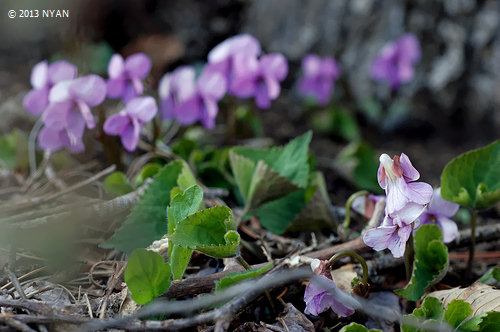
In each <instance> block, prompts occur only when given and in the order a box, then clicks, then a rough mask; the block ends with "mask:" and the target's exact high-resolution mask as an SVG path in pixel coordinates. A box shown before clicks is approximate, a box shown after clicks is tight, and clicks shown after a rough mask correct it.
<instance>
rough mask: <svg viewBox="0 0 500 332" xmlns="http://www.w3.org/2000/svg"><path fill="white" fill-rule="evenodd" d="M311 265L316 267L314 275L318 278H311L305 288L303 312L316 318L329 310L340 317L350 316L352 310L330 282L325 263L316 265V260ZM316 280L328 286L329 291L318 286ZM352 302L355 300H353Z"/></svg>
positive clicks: (331, 281)
mask: <svg viewBox="0 0 500 332" xmlns="http://www.w3.org/2000/svg"><path fill="white" fill-rule="evenodd" d="M313 264H315V265H317V267H316V268H314V273H315V274H318V276H316V277H315V278H312V279H311V280H310V281H309V284H308V285H307V286H306V290H305V292H304V302H305V303H306V308H305V310H304V312H305V313H306V314H309V315H314V316H318V315H319V314H320V313H322V312H325V311H327V310H328V309H330V308H331V309H332V310H333V311H334V312H336V313H337V314H339V315H340V316H342V317H347V316H350V315H352V314H353V313H354V308H353V307H352V306H350V305H349V304H348V303H346V301H344V297H345V296H346V295H345V294H344V293H343V292H342V291H341V290H339V289H338V288H337V286H336V285H335V282H334V281H333V280H332V276H331V274H330V269H329V268H328V266H327V261H319V264H318V260H314V261H313ZM313 264H311V265H313ZM316 278H318V279H321V280H323V283H327V284H329V285H330V287H329V289H327V290H325V289H324V287H322V286H320V285H319V284H318V282H317V281H316V280H317V279H316ZM353 301H355V300H354V299H353Z"/></svg>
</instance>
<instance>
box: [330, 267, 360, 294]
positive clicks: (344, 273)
mask: <svg viewBox="0 0 500 332" xmlns="http://www.w3.org/2000/svg"><path fill="white" fill-rule="evenodd" d="M331 274H332V279H333V281H334V282H335V285H337V287H338V288H339V289H341V290H343V291H344V292H346V293H348V294H352V285H351V282H352V279H354V278H356V277H357V276H358V274H357V273H356V272H354V264H345V265H342V267H340V268H338V269H335V270H332V272H331Z"/></svg>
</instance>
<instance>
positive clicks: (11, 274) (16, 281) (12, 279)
mask: <svg viewBox="0 0 500 332" xmlns="http://www.w3.org/2000/svg"><path fill="white" fill-rule="evenodd" d="M4 272H5V274H7V276H9V279H10V282H11V283H12V285H14V288H15V289H16V291H17V293H18V294H19V297H20V298H22V299H23V300H26V299H27V297H26V294H24V290H23V288H22V287H21V284H20V283H19V279H17V276H16V274H15V273H14V272H12V270H11V269H10V268H9V265H8V264H7V265H6V266H5V267H4Z"/></svg>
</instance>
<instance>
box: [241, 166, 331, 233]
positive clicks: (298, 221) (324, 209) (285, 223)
mask: <svg viewBox="0 0 500 332" xmlns="http://www.w3.org/2000/svg"><path fill="white" fill-rule="evenodd" d="M251 215H255V216H258V217H259V220H260V223H261V224H262V226H264V227H265V228H267V229H268V230H269V231H271V232H273V233H275V234H283V233H284V232H286V231H304V230H314V229H321V228H325V227H330V228H336V227H335V225H336V221H335V217H334V215H333V214H332V211H331V207H330V200H329V199H328V194H327V193H326V186H325V183H324V178H323V175H322V174H321V173H320V172H313V173H311V176H310V185H309V187H308V188H307V189H303V190H298V191H294V192H292V193H290V194H288V195H286V196H283V197H281V198H278V199H276V200H274V201H270V202H267V203H264V204H263V205H261V206H260V207H259V208H258V209H256V210H255V211H253V212H252V213H251Z"/></svg>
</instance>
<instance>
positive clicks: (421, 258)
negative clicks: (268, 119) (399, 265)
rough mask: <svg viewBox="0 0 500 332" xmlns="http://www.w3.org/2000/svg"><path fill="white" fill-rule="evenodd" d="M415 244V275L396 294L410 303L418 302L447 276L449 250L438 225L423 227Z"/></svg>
mask: <svg viewBox="0 0 500 332" xmlns="http://www.w3.org/2000/svg"><path fill="white" fill-rule="evenodd" d="M413 243H414V247H415V260H414V262H413V275H412V277H411V280H410V282H409V283H408V285H407V286H406V287H405V288H404V289H400V290H397V291H396V293H397V294H399V295H401V296H402V297H404V298H405V299H408V300H410V301H418V300H419V299H420V297H422V295H424V293H425V291H426V290H427V289H428V288H429V287H430V286H432V285H434V284H435V283H437V282H438V281H439V280H441V279H442V278H443V277H444V275H445V274H446V272H447V270H448V264H449V261H448V248H447V247H446V246H445V245H444V244H443V235H442V233H441V229H440V228H439V226H436V225H422V226H421V227H420V228H419V229H418V230H417V231H416V233H415V237H414V239H413Z"/></svg>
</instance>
